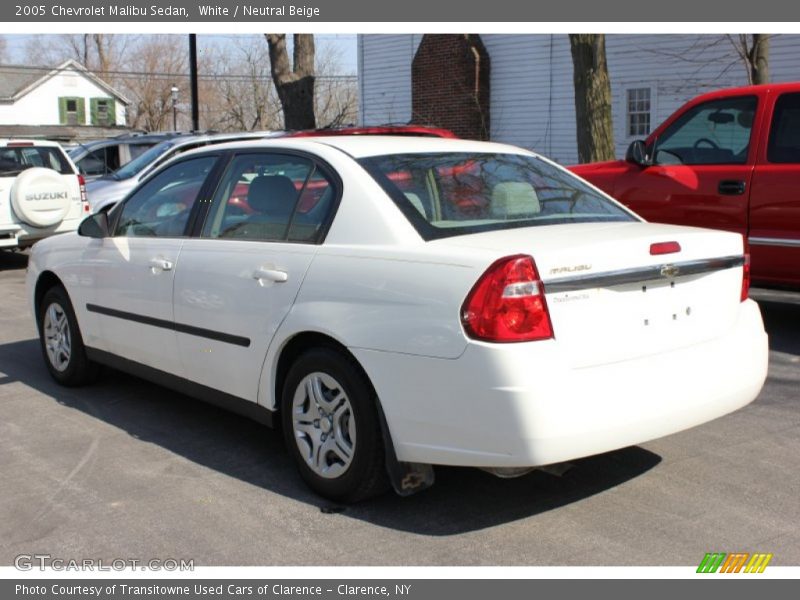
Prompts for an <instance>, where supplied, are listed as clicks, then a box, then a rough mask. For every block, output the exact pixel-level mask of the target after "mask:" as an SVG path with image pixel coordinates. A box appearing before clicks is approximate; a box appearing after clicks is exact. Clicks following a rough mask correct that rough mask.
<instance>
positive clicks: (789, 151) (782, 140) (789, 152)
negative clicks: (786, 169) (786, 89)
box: [767, 94, 800, 163]
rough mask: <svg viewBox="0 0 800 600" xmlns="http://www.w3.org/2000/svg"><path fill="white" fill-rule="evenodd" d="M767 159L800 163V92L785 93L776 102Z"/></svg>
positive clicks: (777, 161)
mask: <svg viewBox="0 0 800 600" xmlns="http://www.w3.org/2000/svg"><path fill="white" fill-rule="evenodd" d="M767 160H768V161H769V162H771V163H800V94H783V95H782V96H781V97H780V98H778V101H777V102H776V103H775V112H774V113H773V115H772V126H771V127H770V133H769V143H768V145H767Z"/></svg>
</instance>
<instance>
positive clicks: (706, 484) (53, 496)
mask: <svg viewBox="0 0 800 600" xmlns="http://www.w3.org/2000/svg"><path fill="white" fill-rule="evenodd" d="M26 260H27V259H26V256H25V255H24V254H11V253H7V252H0V490H2V493H0V564H3V565H9V564H13V561H14V557H15V556H17V555H19V554H34V553H43V554H50V555H51V556H53V557H59V558H64V559H81V558H86V557H100V558H104V559H108V560H111V559H114V558H134V559H140V560H149V559H153V558H156V559H166V558H176V559H181V558H183V559H194V561H195V564H196V565H307V564H313V565H373V564H380V565H472V564H476V565H478V564H481V565H561V564H566V565H696V564H698V563H699V562H700V560H701V559H702V558H703V555H704V554H705V553H706V552H709V551H719V552H734V551H745V552H771V553H773V554H774V558H773V560H772V563H771V564H772V565H800V501H798V498H800V470H799V469H798V467H797V464H798V457H800V293H787V292H771V291H766V290H754V292H753V296H754V297H755V298H756V299H757V300H758V301H759V303H760V305H761V308H762V312H763V314H764V318H765V322H766V326H767V330H768V332H769V334H770V347H771V352H770V374H769V379H768V381H767V385H766V387H765V388H764V390H763V392H762V393H761V395H760V396H759V398H758V399H757V400H756V401H755V402H754V403H752V404H751V405H749V406H748V407H746V408H744V409H743V410H740V411H738V412H736V413H734V414H732V415H728V416H726V417H723V418H721V419H718V420H716V421H714V422H712V423H709V424H706V425H704V426H701V427H698V428H695V429H692V430H690V431H686V432H683V433H680V434H677V435H673V436H670V437H667V438H663V439H660V440H656V441H654V442H651V443H648V444H644V445H642V446H638V447H632V448H627V449H624V450H620V451H617V452H612V453H609V454H605V455H601V456H596V457H592V458H588V459H585V460H581V461H577V462H576V463H575V467H574V468H573V469H572V470H571V471H570V472H568V473H567V474H566V475H564V476H562V477H556V476H553V475H549V474H545V473H542V472H534V473H532V474H530V475H528V476H525V477H523V478H519V479H512V480H501V479H497V478H495V477H493V476H491V475H488V474H486V473H483V472H481V471H478V470H473V469H458V468H438V469H437V471H436V476H437V483H436V485H435V486H434V487H433V488H431V489H430V490H428V491H426V492H424V493H422V494H419V495H417V496H412V497H410V498H399V497H396V496H394V495H386V496H384V497H381V498H378V499H376V500H373V501H369V502H366V503H362V504H360V505H357V506H353V507H348V508H346V509H344V510H339V509H340V508H341V507H332V506H331V505H329V504H328V503H327V502H325V501H322V500H321V499H319V498H318V497H316V496H314V495H313V494H312V493H311V492H309V491H308V490H307V488H306V487H305V485H304V484H303V482H302V481H301V480H300V478H299V476H298V475H297V474H296V473H295V471H294V468H293V466H292V465H291V463H290V460H289V457H288V455H287V454H286V452H285V451H284V449H283V445H282V438H281V435H280V433H279V432H278V431H272V430H269V429H265V428H263V427H261V426H259V425H257V424H254V423H251V422H250V421H248V420H246V419H244V418H242V417H238V416H236V415H232V414H228V413H225V412H223V411H221V410H219V409H216V408H213V407H210V406H207V405H204V404H202V403H199V402H196V401H193V400H191V399H190V398H187V397H183V396H181V395H178V394H175V393H173V392H170V391H168V390H165V389H163V388H160V387H158V386H155V385H152V384H149V383H146V382H144V381H141V380H137V379H135V378H132V377H129V376H127V375H123V374H120V373H117V372H113V371H106V372H105V373H104V374H103V376H102V377H101V380H100V381H99V382H98V383H97V384H95V385H94V386H92V387H87V388H80V389H65V388H61V387H59V386H57V385H56V384H55V383H53V382H52V380H51V379H50V378H49V376H48V374H47V372H46V370H45V367H44V364H43V363H42V358H41V355H40V352H39V346H38V342H37V341H36V339H35V335H36V333H35V325H34V323H33V320H32V318H31V317H30V315H29V312H28V307H27V304H26V298H25V288H24V275H25V265H26ZM643 399H646V390H643ZM331 509H333V510H331Z"/></svg>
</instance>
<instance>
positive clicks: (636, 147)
mask: <svg viewBox="0 0 800 600" xmlns="http://www.w3.org/2000/svg"><path fill="white" fill-rule="evenodd" d="M625 160H626V161H627V162H629V163H633V164H635V165H639V166H640V167H649V166H650V165H652V164H653V163H652V161H651V160H650V159H649V158H648V157H647V146H645V144H644V141H642V140H635V141H633V142H631V145H630V146H628V151H627V152H626V153H625Z"/></svg>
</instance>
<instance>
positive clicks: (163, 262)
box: [150, 258, 175, 274]
mask: <svg viewBox="0 0 800 600" xmlns="http://www.w3.org/2000/svg"><path fill="white" fill-rule="evenodd" d="M173 266H175V265H174V264H173V262H172V261H171V260H167V259H166V258H153V259H151V260H150V270H151V271H152V272H153V273H154V274H155V273H158V272H159V271H172V267H173Z"/></svg>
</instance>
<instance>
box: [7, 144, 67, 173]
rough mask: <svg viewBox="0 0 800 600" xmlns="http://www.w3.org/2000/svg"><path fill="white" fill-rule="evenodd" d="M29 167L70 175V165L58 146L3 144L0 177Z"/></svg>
mask: <svg viewBox="0 0 800 600" xmlns="http://www.w3.org/2000/svg"><path fill="white" fill-rule="evenodd" d="M31 167H45V168H46V169H53V170H54V171H58V172H59V173H61V174H62V175H72V174H73V173H74V171H73V169H72V167H71V166H70V164H69V163H68V162H67V160H66V158H65V157H64V153H63V152H62V151H61V150H60V149H59V148H54V147H52V146H5V147H2V148H0V177H13V176H15V175H19V174H20V173H22V171H24V170H25V169H30V168H31Z"/></svg>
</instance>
